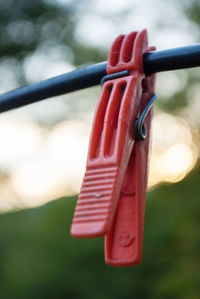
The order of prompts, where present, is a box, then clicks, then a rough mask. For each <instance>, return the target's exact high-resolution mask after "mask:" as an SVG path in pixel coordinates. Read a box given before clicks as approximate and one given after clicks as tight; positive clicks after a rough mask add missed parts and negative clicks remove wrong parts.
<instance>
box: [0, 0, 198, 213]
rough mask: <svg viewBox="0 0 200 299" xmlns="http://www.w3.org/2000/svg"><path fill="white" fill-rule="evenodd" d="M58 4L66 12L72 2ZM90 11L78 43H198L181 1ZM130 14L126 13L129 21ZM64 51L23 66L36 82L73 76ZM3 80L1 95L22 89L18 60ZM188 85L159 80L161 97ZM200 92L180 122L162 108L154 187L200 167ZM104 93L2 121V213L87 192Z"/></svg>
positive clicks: (40, 106)
mask: <svg viewBox="0 0 200 299" xmlns="http://www.w3.org/2000/svg"><path fill="white" fill-rule="evenodd" d="M47 2H51V1H50V0H49V1H47ZM55 2H57V5H61V6H62V5H67V3H68V2H70V1H65V0H57V1H55ZM82 11H83V13H82V16H81V17H80V19H79V22H78V24H77V28H76V36H77V39H79V40H81V41H82V42H83V43H85V44H88V45H92V46H98V47H100V48H102V49H106V51H108V49H109V46H110V45H111V44H112V41H113V39H114V38H115V37H116V36H117V35H119V34H121V33H128V32H130V31H134V30H140V29H143V28H147V29H148V32H149V41H150V44H151V45H156V47H157V49H165V48H171V47H178V46H183V45H187V44H192V43H194V42H197V40H196V39H195V28H194V26H193V25H192V24H191V23H190V22H189V21H188V20H187V19H186V17H185V16H184V14H183V12H182V10H181V9H180V7H179V4H178V2H176V1H161V0H155V1H151V2H150V1H146V0H143V1H136V0H123V1H119V0H111V1H108V0H101V1H94V0H93V1H89V2H88V3H87V2H86V1H85V2H84V5H83V8H82ZM122 12H124V13H126V15H125V17H123V15H122ZM191 30H193V34H191ZM63 51H64V49H63V48H62V47H61V46H58V47H55V46H54V47H52V48H51V47H48V48H47V47H45V46H44V45H43V46H41V47H39V48H37V49H35V52H34V53H33V54H32V55H30V56H29V57H27V58H26V59H25V61H24V64H23V67H24V70H25V74H26V79H27V80H28V82H30V83H33V82H39V81H40V80H43V79H46V78H49V77H52V76H55V75H58V74H62V73H64V72H68V71H70V70H73V69H74V66H73V65H72V64H71V63H70V61H71V59H69V61H66V59H65V58H64V57H65V55H64V52H63ZM0 75H1V82H0V92H5V91H8V90H11V89H13V88H16V87H18V85H17V80H16V76H17V74H16V72H15V64H14V63H13V64H12V61H11V60H9V61H8V60H5V61H4V62H3V63H2V64H1V65H0ZM180 78H181V79H180ZM184 80H185V79H184V75H183V76H182V77H180V76H178V75H177V73H176V72H165V73H162V74H159V75H158V83H157V93H158V96H159V95H160V96H164V97H165V98H168V97H170V96H172V95H173V94H174V93H175V91H177V90H179V89H181V88H182V86H183V82H184ZM198 91H199V89H198V88H197V90H196V93H195V90H192V92H191V98H190V101H191V105H190V107H189V108H188V109H187V110H184V111H181V113H179V116H178V117H177V116H173V115H171V114H169V113H167V112H166V111H161V110H159V109H158V108H157V109H156V111H155V118H154V122H153V148H152V156H151V163H150V178H149V187H154V186H156V185H157V184H159V183H161V182H177V181H179V180H181V179H182V178H184V177H185V175H187V173H188V172H189V171H190V170H191V169H192V168H193V167H194V166H195V164H196V162H197V159H198V156H199V148H198V145H197V143H195V142H194V132H195V125H194V122H195V121H196V122H198V121H199V120H198V119H199V118H198V115H199V114H198V113H197V111H199V110H200V107H199V102H198V100H197V99H198ZM99 92H100V89H99V88H98V87H97V88H91V89H89V90H83V91H79V92H75V93H72V94H68V95H64V96H61V97H57V98H53V99H49V100H46V101H42V102H40V103H36V104H33V105H29V106H27V107H24V108H20V109H17V110H15V111H11V112H8V113H4V114H2V115H1V118H0V139H1V151H0V173H1V184H0V210H1V211H2V212H3V211H7V210H10V209H15V208H23V207H32V206H37V205H40V204H43V203H45V202H47V201H50V200H53V199H55V198H57V197H60V196H65V195H71V194H74V193H78V192H79V188H80V184H81V180H82V177H83V173H84V168H85V161H86V155H87V146H88V141H89V132H90V128H91V122H92V115H93V112H94V109H95V104H96V102H97V100H98V96H99ZM195 113H196V114H195ZM195 115H196V116H195ZM186 119H188V121H187V120H186ZM191 119H193V125H194V126H193V128H192V126H191V122H190V120H191Z"/></svg>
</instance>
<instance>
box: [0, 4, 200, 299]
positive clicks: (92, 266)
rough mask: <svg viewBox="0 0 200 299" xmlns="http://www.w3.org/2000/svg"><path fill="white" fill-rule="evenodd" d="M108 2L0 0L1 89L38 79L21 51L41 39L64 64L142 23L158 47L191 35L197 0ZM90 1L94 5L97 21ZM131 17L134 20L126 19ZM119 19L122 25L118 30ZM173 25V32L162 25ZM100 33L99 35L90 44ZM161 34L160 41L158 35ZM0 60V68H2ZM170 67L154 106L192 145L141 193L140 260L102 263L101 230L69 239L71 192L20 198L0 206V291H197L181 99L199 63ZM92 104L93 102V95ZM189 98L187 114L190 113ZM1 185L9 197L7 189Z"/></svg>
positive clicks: (196, 240) (192, 190) (188, 297)
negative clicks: (165, 177)
mask: <svg viewBox="0 0 200 299" xmlns="http://www.w3.org/2000/svg"><path fill="white" fill-rule="evenodd" d="M100 2H101V1H100ZM98 3H99V2H98ZM109 3H110V4H109V5H110V7H111V8H112V6H113V9H111V10H109V12H108V11H107V8H106V6H105V8H104V5H105V1H102V5H101V4H98V5H99V7H100V8H99V10H96V14H95V5H97V1H87V2H86V1H81V0H79V1H78V0H76V1H61V0H59V1H50V0H48V1H25V0H18V1H14V0H1V2H0V32H1V35H0V45H1V46H0V56H1V58H0V62H1V67H0V73H1V74H2V80H3V82H4V83H5V84H4V85H3V84H2V83H1V84H2V87H1V88H2V91H4V89H5V90H6V89H12V88H15V87H18V86H20V85H24V84H26V83H31V82H33V81H34V80H35V81H39V80H40V79H42V78H40V77H39V74H38V75H37V76H36V77H35V78H34V76H33V77H31V76H30V73H31V72H30V71H29V72H28V71H27V67H26V65H27V59H28V58H30V57H31V55H32V54H33V53H34V52H35V51H36V50H37V51H41V49H42V51H43V53H46V52H48V50H49V49H50V48H52V49H58V47H59V51H57V53H62V55H61V56H62V59H65V60H66V61H67V62H68V63H69V64H70V65H71V66H73V67H77V66H80V65H85V64H90V63H95V62H98V61H102V60H105V59H106V56H107V54H106V53H107V51H108V47H109V45H110V44H111V42H112V40H110V38H111V36H113V37H115V35H116V34H120V33H122V32H123V30H127V32H128V31H130V30H135V29H141V27H142V28H143V27H146V26H148V24H152V25H150V31H151V32H152V33H154V34H155V35H154V36H155V38H153V41H154V42H156V41H157V39H156V35H158V36H159V35H160V36H161V35H163V34H165V38H163V39H162V38H161V39H160V43H161V44H162V46H163V48H164V47H165V46H168V47H169V44H170V37H171V38H172V41H171V47H173V46H178V44H180V43H181V42H182V43H184V41H187V42H191V43H192V42H193V43H194V42H198V41H199V38H200V33H199V32H200V31H199V27H200V3H199V1H195V0H191V1H182V2H181V3H180V2H179V1H168V2H167V3H166V2H165V1H161V0H159V1H155V2H154V3H152V4H151V10H149V9H148V6H147V1H141V3H140V5H139V4H138V3H137V1H124V3H126V5H124V7H123V5H122V4H119V3H120V2H119V1H111V2H109ZM120 5H121V6H120ZM117 7H118V9H117ZM97 11H98V12H99V14H101V21H102V23H101V24H100V23H98V22H100V21H99V18H100V16H98V15H97ZM141 12H142V13H141ZM175 12H176V13H175ZM173 13H174V15H173ZM134 14H135V20H134V18H133V28H131V29H130V28H129V26H130V24H129V23H128V22H129V21H130V18H132V17H133V16H134ZM162 14H163V15H162ZM176 14H178V17H177V15H176ZM139 16H140V21H138V20H139ZM84 18H85V19H84ZM95 20H96V21H95ZM124 20H125V21H124ZM152 20H154V21H152ZM137 21H138V27H137V28H134V26H135V23H134V22H137ZM126 22H127V24H128V25H127V27H126V26H125V25H124V24H125V23H126ZM148 22H149V23H148ZM84 24H87V26H88V24H89V25H90V26H93V27H94V31H95V30H96V32H97V33H96V34H97V35H100V37H99V36H98V38H99V39H98V38H96V39H95V41H96V42H94V43H92V41H93V39H94V36H92V37H90V35H89V33H86V34H85V37H84V32H83V31H84V30H86V29H84V28H87V26H86V25H85V26H86V27H84V26H83V25H84ZM110 24H112V25H113V27H114V28H115V30H116V32H115V30H114V29H112V30H111V29H110V32H111V33H110V35H109V36H107V33H106V28H107V27H108V28H110V27H109V26H111V25H110ZM98 26H102V28H103V29H104V30H105V36H104V35H101V34H102V33H99V27H98ZM106 26H107V27H106ZM120 26H121V27H123V26H124V27H123V30H120ZM177 28H178V29H177ZM103 29H102V30H103ZM175 29H176V30H178V31H177V32H178V33H177V34H180V40H179V38H177V40H176V35H174V36H173V34H172V31H173V30H174V31H175ZM183 33H184V34H185V35H184V34H183ZM182 35H183V36H182ZM113 37H112V38H113ZM101 39H102V40H103V42H104V43H103V44H102V45H101V46H100V44H99V40H101ZM164 39H166V40H168V42H169V43H167V42H166V44H164ZM176 42H177V44H176ZM158 43H159V39H158ZM38 49H39V50H38ZM48 53H49V52H48ZM52 57H53V56H52ZM52 59H53V58H52ZM29 67H30V66H29ZM4 69H6V70H7V73H6V74H7V75H6V76H5V78H3V74H4V71H3V70H4ZM66 71H67V70H66ZM63 72H64V71H63ZM175 73H176V77H172V79H173V78H175V79H176V80H179V85H178V86H179V88H178V90H176V89H175V90H174V92H171V93H170V86H168V88H169V90H168V91H167V92H166V93H165V89H164V91H162V89H160V94H159V96H160V101H159V102H158V107H159V108H158V109H160V110H162V111H164V112H167V113H170V114H171V115H173V116H174V117H176V118H179V117H180V116H181V117H182V118H183V119H185V122H188V128H189V129H190V132H191V136H192V140H193V143H194V145H195V147H196V152H197V153H196V160H195V163H194V164H193V166H192V168H191V169H190V170H189V171H188V172H187V175H186V174H185V176H183V177H182V178H181V179H179V180H177V181H179V182H177V183H175V184H165V185H160V186H158V187H154V189H152V190H151V191H150V192H149V193H148V196H147V206H146V219H145V235H144V250H143V262H142V265H140V266H137V267H133V268H124V269H119V268H111V267H108V266H106V265H105V264H104V256H103V255H104V254H103V239H102V238H99V239H90V240H79V239H73V238H71V237H70V235H69V231H70V225H71V220H72V217H73V211H74V207H75V204H76V196H72V197H66V198H60V199H56V200H54V201H52V202H50V203H47V204H45V205H43V206H40V207H36V208H32V209H30V208H29V209H27V208H26V205H24V208H23V204H22V208H23V209H19V207H18V205H16V206H17V207H18V209H17V210H16V207H15V206H14V205H13V208H12V209H10V211H9V212H7V213H3V209H2V214H1V215H0V297H1V298H3V299H7V298H8V299H11V298H19V299H23V298H24V299H27V298H49V299H51V298H52V299H55V298H87V299H90V298H105V299H106V298H148V299H149V298H152V299H155V298H166V299H167V298H184V299H198V298H199V297H200V274H199V272H200V230H199V227H200V196H199V192H200V187H199V177H200V169H199V166H198V165H199V136H200V134H199V127H200V122H199V120H198V119H199V117H198V115H199V112H200V106H199V105H197V106H195V107H193V110H191V102H190V97H191V96H192V95H193V94H195V92H196V91H198V92H199V90H198V82H199V77H200V76H199V69H196V70H193V69H191V70H182V71H178V72H175ZM11 74H12V75H11ZM167 76H170V75H166V76H165V77H162V78H163V79H162V80H161V81H160V82H161V83H163V82H164V83H165V84H166V85H169V83H168V82H167V79H168V78H169V79H170V77H167ZM8 81H9V82H11V83H9V82H8ZM158 83H159V81H158ZM161 83H160V85H162V84H161ZM6 84H7V85H6ZM5 86H6V87H5ZM158 91H159V89H158ZM95 92H96V91H95ZM158 93H159V92H158ZM199 94H200V93H199ZM169 95H170V96H169ZM96 96H97V95H96V94H95V93H94V97H96ZM77 103H78V102H77V101H75V104H74V105H73V103H72V102H71V103H70V104H71V106H70V105H69V106H68V103H67V102H66V103H65V106H66V107H67V108H66V109H68V107H69V111H68V114H66V115H67V117H68V118H69V119H71V118H70V117H73V116H74V115H76V117H77V115H78V114H76V113H77V111H76V105H77ZM192 103H193V104H194V102H192ZM195 103H196V102H195ZM199 103H200V102H199ZM87 105H89V104H87ZM87 105H86V108H85V109H86V110H87V107H88V106H87ZM92 105H95V103H94V101H93V102H92ZM193 106H194V105H193ZM194 108H195V111H196V113H197V116H196V117H195V115H194V113H192V111H194ZM83 110H84V109H83ZM191 114H192V115H191ZM66 115H64V116H63V115H62V117H61V116H60V118H59V116H58V119H56V120H55V119H50V120H48V121H46V120H43V119H41V118H40V117H39V118H37V119H36V121H37V122H38V123H40V125H42V126H43V127H44V126H46V127H48V128H49V130H50V129H51V127H52V126H53V125H54V124H55V123H58V122H59V121H60V120H62V119H63V118H64V117H65V116H66ZM160 130H162V128H160ZM7 179H8V173H6V171H5V169H3V168H2V169H1V184H2V185H3V184H4V183H5V181H6V180H7ZM0 191H1V190H0ZM11 195H12V197H15V194H14V193H12V194H11ZM16 198H18V197H17V195H16ZM18 199H19V198H18ZM3 200H4V196H2V201H3Z"/></svg>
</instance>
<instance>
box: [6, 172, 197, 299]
mask: <svg viewBox="0 0 200 299" xmlns="http://www.w3.org/2000/svg"><path fill="white" fill-rule="evenodd" d="M199 175H200V171H199V170H198V169H196V170H195V171H194V172H193V173H192V174H191V175H190V176H188V177H187V178H186V179H185V180H184V181H182V182H180V183H178V184H176V185H166V186H162V187H159V188H157V189H156V190H155V191H152V192H150V193H149V194H148V199H147V207H146V223H145V235H144V252H143V261H142V265H140V266H137V267H131V268H122V269H120V268H111V267H108V266H106V265H105V264H104V257H103V239H102V238H98V239H87V240H86V239H73V238H71V237H70V235H69V230H70V224H71V219H72V214H73V210H74V207H75V202H76V198H75V197H74V198H62V199H59V200H56V201H54V202H51V203H49V204H47V205H45V206H43V207H40V208H35V209H29V210H23V211H20V212H14V213H10V214H4V215H1V217H0V244H1V246H0V257H1V264H0V290H1V298H9V299H10V298H20V299H23V298H24V299H27V298H30V299H32V298H33V299H34V298H49V299H55V298H82V299H93V298H99V299H101V298H104V299H107V298H116V299H118V298H148V299H151V298H152V299H156V298H163V299H165V298H166V299H168V298H171V299H177V298H181V299H198V298H199V294H200V281H199V268H200V259H199V251H200V232H199V226H200V218H199V210H200V201H199ZM191 190H192V191H191Z"/></svg>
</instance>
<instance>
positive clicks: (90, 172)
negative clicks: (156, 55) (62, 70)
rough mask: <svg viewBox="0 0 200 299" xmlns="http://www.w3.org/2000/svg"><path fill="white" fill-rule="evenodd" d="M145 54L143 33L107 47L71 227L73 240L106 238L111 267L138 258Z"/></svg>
mask: <svg viewBox="0 0 200 299" xmlns="http://www.w3.org/2000/svg"><path fill="white" fill-rule="evenodd" d="M148 50H149V48H148V47H147V31H146V30H142V31H140V32H132V33H130V34H128V35H120V36H119V37H118V38H117V39H116V40H115V41H114V43H113V45H112V47H111V50H110V53H109V58H108V64H107V73H108V75H107V76H105V78H104V80H103V87H102V92H101V95H100V100H99V102H98V105H97V109H96V112H95V117H94V122H93V127H92V132H91V137H90V144H89V151H88V158H87V165H86V172H85V176H84V180H83V184H82V187H81V191H80V195H79V198H78V203H77V206H76V210H75V215H74V219H73V224H72V227H71V234H72V236H74V237H83V238H84V237H98V236H102V235H106V237H105V259H106V262H107V263H108V264H110V265H118V266H123V265H130V264H133V263H137V262H138V261H139V260H140V255H141V247H142V246H141V239H142V234H143V233H142V231H143V226H142V224H143V218H144V217H143V214H144V198H145V193H146V185H147V160H148V147H149V146H148V144H149V137H148V138H146V140H145V143H144V144H142V141H141V145H140V142H139V141H137V142H136V139H137V136H136V135H137V134H136V133H135V132H136V131H135V130H134V123H135V121H136V120H137V119H138V118H139V116H140V113H141V112H142V109H143V107H144V106H145V104H146V102H147V97H148V96H149V95H150V93H153V87H152V86H153V85H152V84H150V83H149V82H151V83H152V82H153V81H154V79H152V77H151V78H150V77H149V78H148V79H147V78H145V74H144V71H143V54H144V53H145V52H147V51H148ZM106 80H107V81H106ZM150 89H152V92H150ZM150 118H151V116H150V114H149V115H148V119H150ZM148 119H147V120H146V122H147V123H146V126H147V127H146V132H147V134H148V133H149V131H150V121H148ZM141 176H142V178H141Z"/></svg>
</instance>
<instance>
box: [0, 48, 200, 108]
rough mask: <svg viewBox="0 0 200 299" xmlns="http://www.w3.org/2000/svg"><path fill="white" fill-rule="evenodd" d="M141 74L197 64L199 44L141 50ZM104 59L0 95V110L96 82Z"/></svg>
mask: <svg viewBox="0 0 200 299" xmlns="http://www.w3.org/2000/svg"><path fill="white" fill-rule="evenodd" d="M143 62H144V71H145V74H152V73H157V72H163V71H169V70H177V69H184V68H191V67H197V66H200V44H196V45H191V46H186V47H180V48H172V49H167V50H161V51H154V52H149V53H146V54H144V58H143ZM106 64H107V62H106V61H104V62H101V63H97V64H94V65H91V66H88V67H84V68H80V69H77V70H75V71H72V72H69V73H66V74H63V75H59V76H56V77H53V78H50V79H47V80H44V81H42V82H40V83H36V84H33V85H30V86H26V87H22V88H18V89H15V90H13V91H10V92H7V93H4V94H2V95H0V112H5V111H9V110H11V109H14V108H19V107H22V106H25V105H28V104H31V103H35V102H38V101H41V100H44V99H47V98H50V97H55V96H58V95H62V94H65V93H69V92H72V91H76V90H80V89H84V88H88V87H91V86H95V85H98V84H100V82H101V79H102V78H103V77H104V76H105V75H106Z"/></svg>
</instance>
